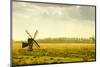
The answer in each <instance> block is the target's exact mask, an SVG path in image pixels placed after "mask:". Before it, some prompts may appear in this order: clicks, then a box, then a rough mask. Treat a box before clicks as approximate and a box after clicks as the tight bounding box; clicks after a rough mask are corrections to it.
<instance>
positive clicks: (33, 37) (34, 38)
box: [33, 30, 38, 39]
mask: <svg viewBox="0 0 100 67" xmlns="http://www.w3.org/2000/svg"><path fill="white" fill-rule="evenodd" d="M37 33H38V30H36V32H35V34H34V37H33V39H35V37H36V35H37Z"/></svg>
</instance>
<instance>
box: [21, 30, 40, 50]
mask: <svg viewBox="0 0 100 67" xmlns="http://www.w3.org/2000/svg"><path fill="white" fill-rule="evenodd" d="M25 32H26V33H27V34H28V35H29V37H30V38H28V40H27V41H28V42H22V48H25V47H28V50H29V51H32V50H33V48H32V47H33V45H35V46H36V47H38V48H40V46H39V45H38V43H37V42H36V40H34V39H35V37H36V35H37V33H38V30H36V32H35V34H34V37H32V36H31V35H30V33H29V32H28V31H27V30H26V31H25Z"/></svg>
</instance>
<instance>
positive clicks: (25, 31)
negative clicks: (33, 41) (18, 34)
mask: <svg viewBox="0 0 100 67" xmlns="http://www.w3.org/2000/svg"><path fill="white" fill-rule="evenodd" d="M25 32H26V33H27V34H28V35H29V36H30V37H31V38H32V36H31V35H30V33H29V32H28V31H27V30H25Z"/></svg>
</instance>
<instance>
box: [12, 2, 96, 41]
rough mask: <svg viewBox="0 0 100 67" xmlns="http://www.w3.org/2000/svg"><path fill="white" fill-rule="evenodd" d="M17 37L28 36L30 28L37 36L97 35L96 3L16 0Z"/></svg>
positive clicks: (14, 37) (15, 33)
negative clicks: (44, 2) (85, 4)
mask: <svg viewBox="0 0 100 67" xmlns="http://www.w3.org/2000/svg"><path fill="white" fill-rule="evenodd" d="M12 20H13V24H12V25H13V40H25V39H26V38H27V37H28V35H27V34H26V33H25V29H27V30H28V31H29V32H30V34H31V35H32V36H33V35H34V32H35V31H36V29H38V31H39V33H38V34H37V37H36V38H48V37H50V38H52V37H82V38H88V37H91V36H94V35H95V7H93V6H75V5H73V6H72V5H58V4H43V3H27V2H13V17H12Z"/></svg>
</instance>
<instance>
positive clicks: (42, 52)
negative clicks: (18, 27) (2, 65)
mask: <svg viewBox="0 0 100 67" xmlns="http://www.w3.org/2000/svg"><path fill="white" fill-rule="evenodd" d="M39 45H40V48H36V46H33V49H34V50H33V51H32V52H30V51H27V49H26V48H24V49H22V48H21V46H22V45H21V43H20V42H13V45H12V62H13V64H16V65H26V64H52V63H65V62H81V61H95V60H96V59H95V44H92V43H39Z"/></svg>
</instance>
